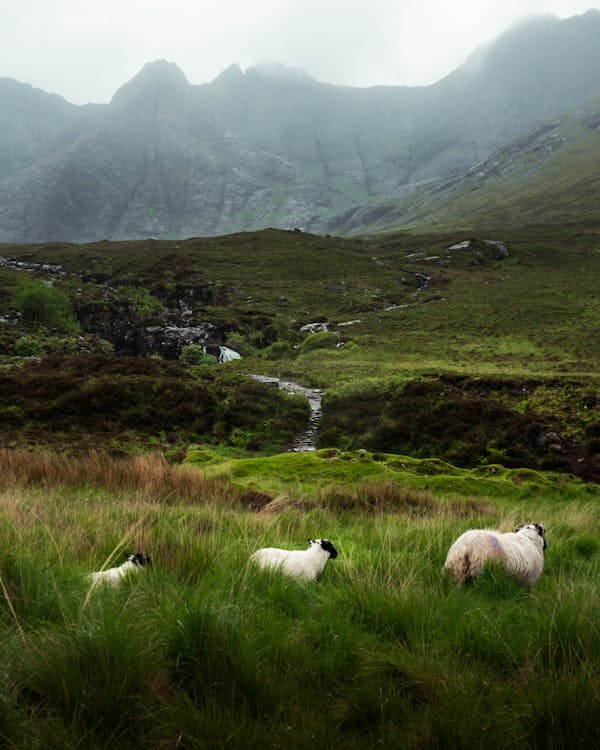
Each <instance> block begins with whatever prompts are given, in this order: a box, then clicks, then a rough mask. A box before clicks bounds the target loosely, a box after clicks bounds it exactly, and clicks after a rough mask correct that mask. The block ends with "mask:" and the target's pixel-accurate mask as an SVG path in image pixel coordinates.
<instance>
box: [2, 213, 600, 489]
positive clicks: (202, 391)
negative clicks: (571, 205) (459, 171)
mask: <svg viewBox="0 0 600 750" xmlns="http://www.w3.org/2000/svg"><path fill="white" fill-rule="evenodd" d="M599 246H600V233H599V231H598V226H597V225H595V224H592V223H588V224H575V225H567V224H564V225H557V224H555V225H548V226H546V227H537V228H530V229H523V230H517V229H515V230H511V231H509V230H504V231H499V230H498V229H495V230H491V231H490V232H479V231H478V232H474V231H473V232H464V233H449V232H448V233H444V234H442V233H436V234H433V233H431V234H419V235H410V234H406V233H404V234H396V235H386V236H382V237H378V238H371V239H364V240H363V239H344V238H338V237H319V236H315V235H308V234H305V233H302V232H296V231H294V232H284V231H277V230H267V231H265V232H260V233H245V234H239V235H230V236H226V237H220V238H209V239H201V238H196V239H190V240H187V241H185V242H172V241H139V242H127V243H109V242H103V243H96V244H89V245H67V244H52V245H37V246H33V245H31V246H15V245H5V246H3V247H2V248H1V251H0V254H1V255H2V256H3V257H4V258H5V261H4V265H3V267H1V268H0V280H1V287H0V295H1V298H2V301H3V306H4V309H5V310H7V314H6V315H5V316H4V319H3V321H2V322H1V324H0V325H1V335H0V346H1V347H2V349H1V353H2V354H3V363H4V364H3V368H2V371H1V372H0V376H1V377H2V378H3V382H4V387H3V389H2V392H3V394H4V395H3V397H2V398H3V401H2V404H1V408H2V411H1V412H0V414H1V416H2V421H1V429H0V440H2V443H3V444H4V445H12V446H18V447H27V446H28V445H38V446H41V445H48V446H51V447H57V446H60V447H61V449H65V448H68V449H69V450H77V449H78V450H82V449H88V448H89V447H90V446H96V445H98V446H101V447H102V446H104V447H107V448H109V449H110V450H113V451H114V450H117V451H118V450H136V449H140V448H143V447H146V448H147V447H151V446H156V447H158V448H160V449H163V450H165V449H168V450H169V451H170V452H172V453H173V455H180V456H181V455H183V454H184V453H185V451H186V449H187V447H188V446H189V444H190V443H197V442H205V441H208V442H210V443H212V444H217V443H219V444H221V445H225V446H227V447H228V448H231V449H235V450H241V451H269V450H273V449H277V450H281V449H284V448H285V447H286V444H289V442H288V441H289V440H290V439H291V437H292V435H293V433H294V432H295V431H296V430H297V429H298V424H299V421H302V420H303V419H304V418H305V414H306V412H305V411H303V410H302V409H300V408H299V407H298V406H296V405H295V403H297V398H296V399H294V398H292V397H288V400H289V403H288V401H286V402H285V403H284V402H281V403H279V402H277V403H275V402H274V401H273V398H274V393H273V391H272V389H270V388H269V387H268V386H262V385H260V384H256V383H253V384H252V385H251V386H250V384H249V383H247V382H246V378H245V377H243V376H242V374H243V373H263V374H268V375H271V376H284V377H286V378H288V379H290V378H291V379H294V380H296V381H298V382H301V383H303V384H305V385H310V386H313V387H318V388H321V389H322V390H323V392H324V400H323V410H324V413H323V418H322V422H321V432H320V437H319V445H320V446H321V447H324V448H325V447H335V448H338V449H345V448H352V449H358V448H366V449H368V450H371V451H375V452H377V451H384V452H388V453H401V454H408V455H413V456H418V457H428V456H433V457H438V458H443V459H444V460H447V461H450V462H453V463H457V464H459V465H462V466H475V465H478V464H480V463H482V462H491V463H502V464H504V465H506V466H509V467H519V466H528V467H530V468H534V469H558V470H561V471H573V472H574V473H576V474H578V475H580V476H582V477H584V478H586V479H596V477H600V457H599V454H598V448H599V445H598V443H599V439H600V429H599V428H598V398H597V396H598V384H599V378H598V363H599V362H600V344H599V340H598V336H597V330H598V325H599V322H600V306H599V304H598V295H597V290H598V286H599V280H600V252H599V249H600V247H599ZM19 263H21V264H22V265H21V266H19V265H18V264H19ZM23 264H24V265H23ZM27 269H28V272H27ZM49 274H54V277H53V278H52V281H51V283H52V286H51V287H48V286H46V285H45V284H44V280H46V281H48V278H47V277H48V275H49ZM23 278H26V279H29V280H30V281H31V280H32V279H33V280H37V283H38V285H39V287H37V290H38V291H37V292H36V291H35V288H34V289H33V292H34V294H33V297H34V301H35V299H36V294H37V295H38V296H40V295H41V297H43V299H44V300H46V298H47V296H48V293H49V290H52V293H53V294H59V293H60V294H62V295H63V296H64V297H65V298H66V300H67V303H68V304H69V305H70V308H71V311H72V315H73V316H74V320H73V318H69V319H66V318H65V320H64V321H62V323H61V320H60V318H59V319H58V320H53V321H50V320H48V319H46V320H41V319H40V316H42V317H43V315H48V314H49V313H48V311H47V310H46V308H43V310H42V309H40V310H38V309H37V308H35V307H31V305H30V306H29V307H25V306H24V302H23V299H27V297H25V295H24V294H23V292H22V285H23ZM19 290H21V291H20V292H19ZM26 291H27V289H26ZM29 291H30V292H31V290H29ZM17 292H19V293H17ZM42 292H43V294H42ZM30 302H31V300H30ZM38 302H39V300H38ZM310 324H318V326H321V327H325V328H327V330H323V331H317V332H313V331H312V329H310V328H309V329H306V328H305V326H307V325H310ZM61 325H62V330H61ZM177 326H179V328H177ZM203 326H204V327H203ZM173 327H175V328H176V329H177V330H183V331H185V330H200V331H207V332H208V333H207V334H206V335H207V336H208V341H209V342H212V343H214V344H221V345H222V344H225V345H227V346H228V347H231V348H233V349H235V350H237V351H238V352H239V353H241V354H242V359H240V360H237V361H236V362H231V363H228V364H227V365H224V366H218V365H216V364H212V365H211V364H203V365H189V364H188V365H186V364H183V363H179V362H172V363H170V364H171V365H172V367H170V368H169V367H167V365H168V364H169V363H168V362H165V361H164V360H169V359H174V360H176V359H178V358H179V356H180V355H181V352H182V351H183V349H182V348H181V346H180V348H179V349H177V348H175V349H165V348H164V346H163V344H164V341H160V340H159V342H158V343H157V342H156V339H153V338H151V337H149V334H148V331H156V330H158V331H159V332H166V331H168V330H169V329H170V328H171V329H172V328H173ZM190 327H191V328H190ZM194 327H195V328H194ZM119 347H129V348H128V349H127V348H126V349H125V350H123V351H121V353H125V354H128V355H129V356H128V357H120V358H118V360H116V361H118V362H120V364H119V365H118V366H117V370H118V378H119V379H118V381H117V383H116V384H115V382H114V380H115V372H116V371H115V370H114V367H115V365H114V364H113V363H114V361H115V357H114V354H113V353H111V352H112V351H115V350H117V351H120V350H119ZM32 354H37V355H40V356H41V357H42V360H41V361H38V359H37V358H36V357H31V356H29V357H28V356H26V355H32ZM92 354H94V356H95V357H96V360H93V359H92V356H91V355H92ZM140 356H143V357H144V360H143V362H144V364H143V366H142V365H139V364H137V358H138V357H140ZM67 357H68V358H67ZM161 362H163V364H162V365H161ZM213 362H214V360H213ZM127 363H129V364H127ZM174 368H175V369H174ZM225 376H227V377H225ZM236 378H237V380H236ZM194 383H196V384H197V387H195V386H194ZM190 389H191V390H190ZM228 389H229V390H228ZM232 389H233V390H232ZM65 390H66V391H67V392H66V393H65ZM192 392H193V393H194V394H195V395H194V397H193V398H191V397H190V393H192ZM228 392H229V393H231V394H235V395H231V396H227V393H228ZM40 404H43V405H44V407H43V408H40ZM78 404H79V407H77V405H78ZM86 404H87V405H88V406H86ZM90 404H91V407H90ZM155 404H156V405H155ZM186 404H189V406H186ZM260 404H262V406H261V405H260ZM67 407H68V408H69V409H70V410H71V411H67V412H65V411H64V410H65V409H67ZM68 414H72V415H73V419H75V421H74V422H72V423H71V424H70V423H69V419H70V417H69V416H68ZM267 415H269V416H268V417H267ZM265 419H267V421H265ZM136 420H137V421H136Z"/></svg>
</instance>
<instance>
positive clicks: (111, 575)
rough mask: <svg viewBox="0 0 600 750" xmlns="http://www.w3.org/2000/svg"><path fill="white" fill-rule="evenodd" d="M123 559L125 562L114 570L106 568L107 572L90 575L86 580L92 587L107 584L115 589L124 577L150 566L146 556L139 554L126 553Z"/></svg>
mask: <svg viewBox="0 0 600 750" xmlns="http://www.w3.org/2000/svg"><path fill="white" fill-rule="evenodd" d="M125 557H126V560H125V562H124V563H123V564H122V565H119V566H118V567H116V568H108V569H107V570H99V571H97V572H95V573H90V574H89V576H88V578H89V579H90V580H91V582H92V585H93V586H96V585H98V584H100V583H107V584H109V585H110V586H112V587H113V588H117V587H118V586H119V584H120V583H121V581H122V580H123V579H124V578H125V576H128V575H130V574H131V573H137V572H138V571H140V570H141V569H142V568H144V567H145V566H146V565H150V564H151V560H150V558H149V557H148V555H144V554H143V553H141V552H136V554H135V555H132V554H130V553H128V552H126V553H125Z"/></svg>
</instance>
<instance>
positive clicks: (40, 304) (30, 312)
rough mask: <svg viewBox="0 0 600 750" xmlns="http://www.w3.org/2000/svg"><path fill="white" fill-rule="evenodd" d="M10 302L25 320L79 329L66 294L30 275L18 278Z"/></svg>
mask: <svg viewBox="0 0 600 750" xmlns="http://www.w3.org/2000/svg"><path fill="white" fill-rule="evenodd" d="M12 303H13V305H14V306H15V307H16V308H17V309H18V310H20V312H21V313H22V315H23V317H24V318H25V319H26V320H29V321H32V322H34V323H41V324H44V325H48V326H53V327H55V328H59V329H61V330H63V331H69V332H76V331H79V323H78V322H77V320H76V318H75V315H74V313H73V311H72V310H71V303H70V302H69V298H68V297H67V295H66V294H65V293H64V292H61V291H60V289H56V288H54V287H51V286H46V284H44V283H43V282H42V281H38V280H37V279H32V278H30V277H23V278H20V279H19V280H18V282H17V286H16V288H15V291H14V293H13V298H12Z"/></svg>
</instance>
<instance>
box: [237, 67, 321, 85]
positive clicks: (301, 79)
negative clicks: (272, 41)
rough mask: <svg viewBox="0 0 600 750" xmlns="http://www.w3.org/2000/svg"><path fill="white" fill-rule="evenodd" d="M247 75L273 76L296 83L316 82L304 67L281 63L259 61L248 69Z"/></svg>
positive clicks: (273, 77) (276, 78)
mask: <svg viewBox="0 0 600 750" xmlns="http://www.w3.org/2000/svg"><path fill="white" fill-rule="evenodd" d="M246 76H249V77H256V76H260V77H261V78H272V79H275V80H280V81H286V82H296V83H314V78H311V76H309V75H308V73H307V72H306V71H305V70H303V69H302V68H294V67H288V66H287V65H282V64H281V63H274V62H270V63H259V64H258V65H254V66H253V67H251V68H248V69H247V70H246Z"/></svg>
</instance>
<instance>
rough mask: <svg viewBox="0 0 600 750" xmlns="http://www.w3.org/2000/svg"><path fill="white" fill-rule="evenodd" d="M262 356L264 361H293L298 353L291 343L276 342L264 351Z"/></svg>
mask: <svg viewBox="0 0 600 750" xmlns="http://www.w3.org/2000/svg"><path fill="white" fill-rule="evenodd" d="M260 356H261V357H263V358H264V359H292V358H293V357H295V356H296V352H295V351H294V347H293V346H292V345H291V344H290V343H289V342H287V341H274V342H273V343H272V344H271V345H270V346H267V347H265V348H264V349H263V350H262V352H261V353H260Z"/></svg>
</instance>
